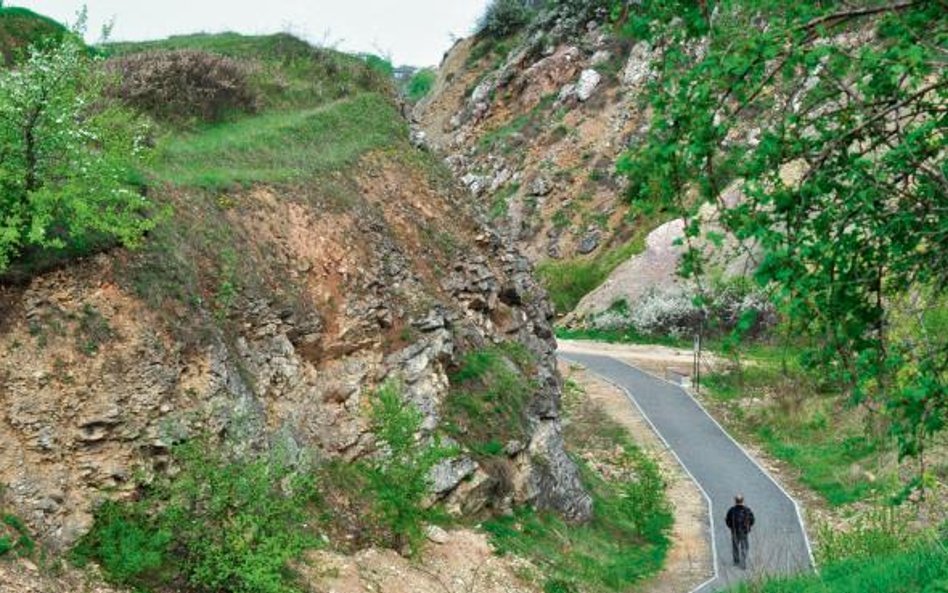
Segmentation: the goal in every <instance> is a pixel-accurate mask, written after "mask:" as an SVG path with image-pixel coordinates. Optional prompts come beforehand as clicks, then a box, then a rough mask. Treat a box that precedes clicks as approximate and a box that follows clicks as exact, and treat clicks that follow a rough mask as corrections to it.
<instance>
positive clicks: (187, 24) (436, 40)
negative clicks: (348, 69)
mask: <svg viewBox="0 0 948 593" xmlns="http://www.w3.org/2000/svg"><path fill="white" fill-rule="evenodd" d="M487 1H488V0H256V1H254V2H251V1H249V0H229V1H228V0H7V2H6V5H7V6H25V7H27V8H30V9H32V10H35V11H36V12H40V13H42V14H45V15H48V16H51V17H53V18H55V19H57V20H60V21H68V22H70V23H72V22H74V21H75V15H76V11H77V10H78V9H79V8H80V7H81V6H82V5H83V4H85V5H86V6H88V8H89V27H88V34H87V36H88V37H89V41H96V40H97V38H98V35H99V31H100V30H101V28H102V24H103V23H104V22H107V21H109V20H110V19H113V18H114V19H115V28H114V29H113V31H112V39H113V40H115V41H126V40H143V39H159V38H162V37H167V36H169V35H175V34H182V33H194V32H197V31H207V32H219V31H239V32H241V33H252V34H256V33H273V32H278V31H288V32H291V33H294V34H296V35H299V36H301V37H305V38H306V39H308V40H310V41H313V42H316V43H328V44H337V47H338V48H339V49H342V50H346V51H364V52H372V53H377V54H388V55H389V56H390V57H391V58H392V61H393V62H395V64H396V65H401V64H410V65H413V66H435V65H437V64H438V63H439V62H440V61H441V56H442V54H443V53H444V52H445V51H446V50H447V49H448V48H449V47H450V46H451V40H452V37H451V36H452V35H454V36H457V37H465V36H467V35H468V34H470V33H471V30H472V28H473V27H474V23H475V22H476V21H477V18H478V17H479V16H480V15H481V13H482V12H483V10H484V7H485V6H486V5H487Z"/></svg>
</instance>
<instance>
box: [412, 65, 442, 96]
mask: <svg viewBox="0 0 948 593" xmlns="http://www.w3.org/2000/svg"><path fill="white" fill-rule="evenodd" d="M436 77H437V75H436V74H435V72H434V70H431V69H430V68H424V69H422V70H419V71H418V72H415V74H414V76H412V77H411V80H409V81H408V88H407V89H406V94H407V95H408V100H409V101H412V102H418V101H421V100H422V99H424V98H425V97H426V96H427V95H428V93H430V92H431V88H432V87H433V86H434V83H435V78H436Z"/></svg>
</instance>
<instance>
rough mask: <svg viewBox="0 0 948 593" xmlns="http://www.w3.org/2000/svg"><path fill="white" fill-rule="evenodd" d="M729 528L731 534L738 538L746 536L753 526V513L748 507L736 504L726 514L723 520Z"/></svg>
mask: <svg viewBox="0 0 948 593" xmlns="http://www.w3.org/2000/svg"><path fill="white" fill-rule="evenodd" d="M724 522H725V523H727V526H728V528H730V530H731V533H733V534H734V535H736V536H738V537H743V536H746V535H747V534H748V533H750V531H751V527H753V526H754V511H752V510H750V507H746V506H744V505H742V504H736V505H734V506H732V507H731V508H730V510H728V512H727V518H726V519H725V520H724Z"/></svg>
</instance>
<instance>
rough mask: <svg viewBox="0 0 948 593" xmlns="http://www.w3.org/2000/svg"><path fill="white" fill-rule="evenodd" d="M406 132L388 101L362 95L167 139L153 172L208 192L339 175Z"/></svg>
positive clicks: (161, 177) (264, 115)
mask: <svg viewBox="0 0 948 593" xmlns="http://www.w3.org/2000/svg"><path fill="white" fill-rule="evenodd" d="M405 135H406V128H405V123H404V121H402V120H401V119H400V118H399V116H398V113H397V111H396V110H395V108H394V106H393V105H392V104H391V103H390V102H389V101H388V100H386V99H385V98H383V97H382V96H380V95H376V94H360V95H357V96H355V97H352V98H349V99H342V100H339V101H337V102H335V103H330V104H329V105H325V106H323V107H317V108H314V109H307V110H300V111H288V112H287V111H281V112H272V113H266V114H262V115H259V116H255V117H248V118H244V119H241V120H238V121H235V122H232V123H224V124H219V125H215V126H208V127H207V128H205V129H203V130H200V131H197V132H195V133H192V134H185V135H181V136H177V137H174V138H171V139H169V140H168V142H167V143H166V144H164V145H163V146H162V148H161V150H160V158H159V159H158V162H157V163H156V165H155V174H156V175H157V176H158V177H159V178H160V179H163V180H167V181H168V182H170V183H175V184H178V185H184V186H196V187H201V188H205V189H212V190H219V189H223V188H227V187H229V186H232V185H243V184H250V183H255V182H271V183H273V182H283V181H293V180H298V179H301V178H311V177H314V176H318V175H323V174H326V173H331V172H333V171H338V170H340V169H341V168H344V167H346V166H349V165H352V164H354V163H355V162H356V160H358V158H359V157H361V156H362V155H363V154H365V153H366V152H368V151H370V150H374V149H379V148H384V147H387V146H392V145H393V144H395V143H396V142H397V141H399V140H401V139H403V138H404V137H405Z"/></svg>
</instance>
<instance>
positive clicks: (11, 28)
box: [0, 7, 67, 65]
mask: <svg viewBox="0 0 948 593" xmlns="http://www.w3.org/2000/svg"><path fill="white" fill-rule="evenodd" d="M66 32H67V31H66V28H65V27H63V26H62V25H61V24H59V23H57V22H56V21H54V20H53V19H51V18H48V17H45V16H42V15H39V14H36V13H35V12H33V11H31V10H28V9H26V8H16V7H13V8H0V54H2V56H3V63H4V64H7V65H9V64H10V63H12V62H13V61H14V59H15V58H16V57H17V56H18V54H20V53H21V52H22V51H24V50H25V49H26V48H27V47H28V46H30V45H31V44H34V43H39V42H42V41H43V40H44V39H49V38H53V39H57V38H61V37H62V36H63V35H65V34H66Z"/></svg>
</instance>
